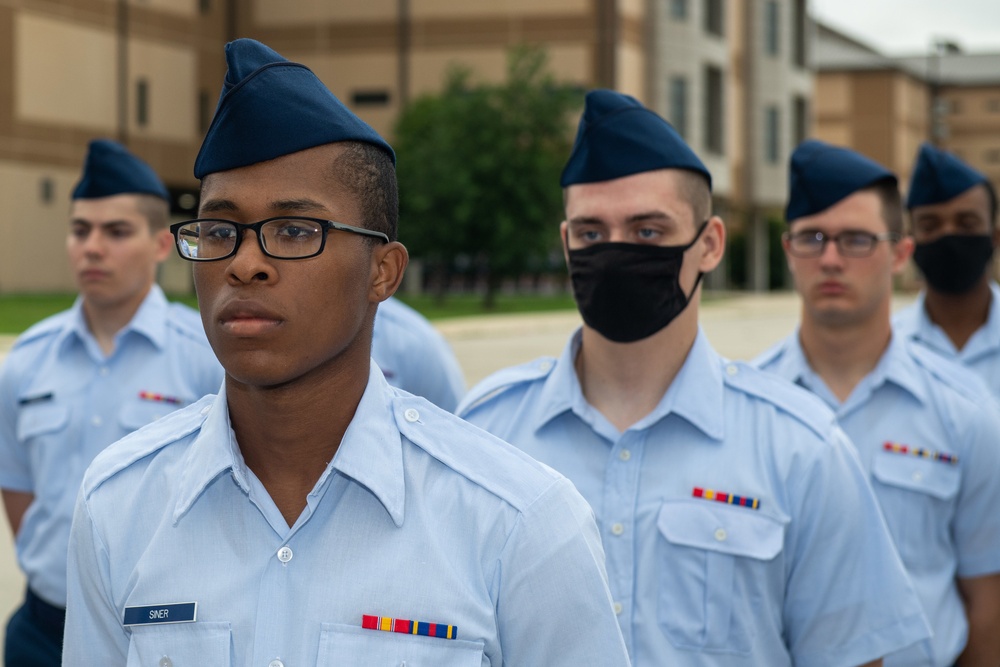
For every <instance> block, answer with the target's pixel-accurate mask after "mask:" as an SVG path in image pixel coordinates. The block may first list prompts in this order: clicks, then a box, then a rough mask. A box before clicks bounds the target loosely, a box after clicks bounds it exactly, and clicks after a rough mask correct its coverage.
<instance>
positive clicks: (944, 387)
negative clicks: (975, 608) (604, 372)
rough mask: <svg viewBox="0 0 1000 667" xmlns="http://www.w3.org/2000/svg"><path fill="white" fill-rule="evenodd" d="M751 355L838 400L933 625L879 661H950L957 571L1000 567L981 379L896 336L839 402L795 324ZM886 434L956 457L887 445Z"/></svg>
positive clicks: (994, 420)
mask: <svg viewBox="0 0 1000 667" xmlns="http://www.w3.org/2000/svg"><path fill="white" fill-rule="evenodd" d="M755 363H756V364H758V365H759V366H760V367H761V368H763V369H765V370H768V371H772V372H774V373H777V374H778V375H780V376H781V377H783V378H785V379H787V380H791V381H792V382H795V383H797V384H799V385H801V386H802V387H804V388H806V389H808V390H810V391H812V392H813V393H814V394H816V395H817V396H819V397H820V398H821V399H822V400H823V401H824V402H825V403H826V404H827V405H829V406H830V408H831V409H833V410H835V411H836V414H837V420H838V422H839V423H840V425H841V427H842V428H843V429H844V431H845V432H846V433H847V435H848V436H849V437H850V439H851V441H852V442H853V443H854V445H855V447H856V448H857V451H858V453H859V455H860V459H861V464H862V466H863V467H864V469H865V471H866V472H867V473H868V478H869V481H870V482H871V486H872V489H873V490H874V492H875V496H876V497H877V498H878V501H879V505H880V506H881V508H882V512H883V514H884V516H885V520H886V523H887V524H888V526H889V531H890V532H891V533H892V536H893V539H894V541H895V543H896V547H897V548H898V550H899V554H900V556H901V557H902V559H903V563H904V565H906V568H907V571H908V572H909V574H910V577H911V579H912V581H913V583H914V585H915V586H916V589H917V593H918V594H919V595H920V600H921V602H922V603H923V608H924V611H925V613H926V614H927V617H928V619H929V621H930V625H931V628H932V629H933V631H934V636H933V637H932V638H931V639H929V640H926V641H924V642H921V643H920V644H918V645H916V646H913V647H910V648H909V649H907V650H905V651H903V652H901V653H898V654H894V655H891V656H889V657H887V658H886V660H885V664H886V665H887V667H894V666H899V667H902V666H903V665H906V666H907V667H923V666H932V667H950V665H952V664H953V663H954V662H955V660H956V659H957V657H958V655H959V653H961V651H962V649H963V648H964V647H965V643H966V640H967V637H968V623H967V622H966V619H965V610H964V608H963V605H962V600H961V597H960V595H959V591H958V586H957V584H956V580H955V578H956V576H957V577H959V578H962V577H979V576H984V575H988V574H993V573H996V572H1000V512H997V507H1000V485H998V484H997V483H996V482H997V480H998V479H1000V442H998V440H1000V419H998V417H997V411H996V409H995V405H994V403H993V401H992V400H991V398H990V396H989V394H988V392H987V391H986V389H985V387H983V386H982V383H981V382H980V381H979V378H978V377H976V376H975V375H973V374H972V373H971V372H969V370H968V369H965V368H962V367H961V366H959V365H958V364H955V363H953V362H950V361H948V360H946V359H943V358H942V357H940V356H938V355H936V354H934V353H933V352H930V351H928V350H925V349H922V348H920V347H919V346H916V345H914V344H913V343H911V342H909V341H907V340H905V339H903V338H901V337H899V336H894V337H893V339H892V341H891V342H890V344H889V347H888V348H887V349H886V351H885V353H884V354H883V355H882V358H881V359H880V360H879V363H878V365H877V366H876V367H875V369H874V370H873V371H872V372H871V373H869V374H868V375H867V376H866V377H865V378H864V379H863V380H862V381H861V382H860V383H859V384H858V385H857V386H856V387H855V388H854V390H853V391H852V392H851V395H850V396H848V397H847V400H845V401H844V402H843V403H841V402H840V401H839V400H838V399H837V397H836V396H834V394H833V393H832V392H831V391H830V390H829V388H828V387H827V386H826V384H825V383H824V382H823V379H822V378H821V377H819V376H818V375H817V374H816V373H815V372H814V371H813V370H812V368H811V367H810V366H809V363H808V361H807V359H806V357H805V354H804V353H803V350H802V346H801V344H800V343H799V337H798V333H797V332H796V333H795V334H793V335H792V336H790V337H789V338H787V339H786V340H784V341H782V342H781V343H779V344H778V345H777V346H775V347H774V348H772V349H771V350H769V351H768V352H765V353H764V354H763V355H762V356H761V357H760V358H759V359H757V360H756V361H755ZM886 443H891V444H895V445H902V446H906V447H908V448H910V449H912V448H919V449H924V450H928V451H930V452H937V453H939V454H946V455H948V456H954V457H957V462H955V463H951V462H948V461H946V460H942V459H940V458H935V457H934V456H933V455H931V456H928V457H923V456H915V455H912V454H902V453H897V452H891V451H886V450H885V445H886Z"/></svg>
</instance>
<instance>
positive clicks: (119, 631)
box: [62, 494, 129, 667]
mask: <svg viewBox="0 0 1000 667" xmlns="http://www.w3.org/2000/svg"><path fill="white" fill-rule="evenodd" d="M110 562H111V559H110V555H109V554H108V550H107V547H106V546H105V545H104V542H103V541H102V540H101V538H100V535H99V533H98V529H97V526H95V524H94V520H93V517H92V515H91V513H90V508H89V506H88V504H87V501H86V499H85V498H84V497H83V495H82V494H81V496H80V497H79V498H78V499H77V503H76V509H75V512H74V516H73V527H72V529H71V531H70V539H69V566H68V571H67V574H68V580H67V597H66V630H65V634H64V636H63V662H62V664H63V665H66V666H67V667H69V666H70V665H74V666H75V665H124V664H125V661H126V659H127V655H128V644H129V640H128V636H127V635H126V633H125V631H124V629H123V627H122V624H121V622H120V620H119V610H118V608H117V607H116V606H115V604H114V601H113V599H112V595H111V586H110V583H109V582H110V580H111V573H110Z"/></svg>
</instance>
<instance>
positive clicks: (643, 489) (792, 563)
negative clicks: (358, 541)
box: [459, 332, 928, 667]
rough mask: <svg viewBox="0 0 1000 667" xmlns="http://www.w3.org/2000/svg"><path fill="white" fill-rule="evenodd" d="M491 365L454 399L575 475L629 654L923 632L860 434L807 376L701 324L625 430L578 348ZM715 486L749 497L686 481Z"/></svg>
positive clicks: (807, 654) (856, 655) (575, 340)
mask: <svg viewBox="0 0 1000 667" xmlns="http://www.w3.org/2000/svg"><path fill="white" fill-rule="evenodd" d="M579 345H580V333H579V332H577V333H576V334H575V335H574V336H573V337H572V338H571V339H570V341H569V343H568V344H567V346H566V348H565V349H564V351H563V354H562V356H561V357H559V358H558V359H553V358H546V359H541V360H538V361H536V362H532V363H529V364H525V365H523V366H520V367H515V368H511V369H507V370H504V371H501V372H499V373H498V374H496V375H494V376H491V377H490V378H487V379H486V380H484V381H483V382H482V383H481V384H480V385H479V386H477V387H475V388H473V389H472V390H471V391H470V392H469V394H468V396H467V397H466V398H465V399H464V400H463V402H462V404H461V405H460V406H459V414H460V415H461V416H464V417H466V418H467V419H469V420H470V421H471V422H473V423H475V424H477V425H479V426H482V427H484V428H486V429H487V430H489V431H492V432H494V433H495V434H497V435H498V436H500V437H502V438H504V439H506V440H508V441H510V442H512V443H514V444H515V445H516V446H518V447H520V448H521V449H523V450H524V451H525V452H526V453H528V454H530V455H531V456H533V457H535V458H537V459H538V460H540V461H542V462H543V463H547V464H548V465H550V466H552V467H554V468H555V469H557V470H559V471H560V472H562V473H563V474H565V475H566V476H567V477H569V478H570V479H571V480H572V481H573V483H574V484H575V485H576V487H577V488H578V489H579V490H580V492H581V493H582V494H583V496H584V497H585V498H586V499H587V500H588V501H589V502H590V504H591V505H592V506H593V508H594V510H595V512H596V514H597V517H598V519H599V525H600V530H601V536H602V538H603V540H604V547H605V552H606V554H607V567H608V577H609V581H610V582H611V593H612V597H613V598H614V601H615V603H616V605H617V607H616V609H617V610H618V611H619V612H620V613H619V623H620V625H621V628H622V632H623V634H624V637H625V642H626V645H627V646H628V648H629V653H630V655H631V657H632V662H633V664H634V665H636V666H637V667H654V666H659V665H685V666H686V667H702V666H705V667H707V666H712V667H735V666H737V665H740V666H745V665H768V666H769V667H788V666H790V665H793V664H794V665H796V666H797V667H856V666H857V665H859V664H863V663H865V662H867V661H869V660H872V659H874V658H878V657H880V656H881V655H882V654H884V653H888V652H890V651H894V650H897V649H899V648H902V647H904V646H907V645H909V644H912V643H915V642H917V641H919V640H920V639H921V638H923V637H926V636H927V632H928V630H927V627H926V621H925V619H924V617H923V615H922V613H921V611H920V603H919V601H918V600H917V597H916V593H915V592H914V590H913V587H912V585H911V584H910V582H909V580H908V579H907V577H906V574H905V573H904V571H903V568H902V564H901V563H900V562H899V557H898V555H897V554H896V552H895V549H894V548H893V547H892V544H891V541H890V538H889V535H888V532H887V531H886V528H885V524H884V522H883V521H882V520H881V518H880V516H879V513H878V510H877V507H876V505H875V498H874V497H873V496H872V493H871V490H870V489H869V488H868V485H867V484H866V483H865V480H864V473H863V471H862V470H861V466H860V465H859V463H858V461H857V456H856V454H855V453H854V450H853V448H852V447H851V446H850V443H849V442H848V441H847V438H846V436H844V434H843V432H842V431H841V430H840V429H838V428H837V427H836V425H835V423H834V419H833V414H832V413H831V412H830V411H829V410H828V409H826V408H825V407H824V406H823V405H822V404H821V403H820V402H819V401H818V400H817V399H816V398H815V397H813V396H810V395H809V393H808V392H805V391H802V390H801V389H799V388H797V387H794V386H792V385H791V384H789V383H787V382H784V381H783V380H781V379H780V378H777V377H774V376H771V375H768V374H766V373H762V372H760V371H758V370H756V369H754V368H751V367H749V366H747V365H745V364H741V363H733V362H729V361H727V360H725V359H723V358H722V357H720V356H719V355H718V354H717V353H716V352H715V351H714V350H713V349H712V348H711V346H710V345H709V343H708V341H707V339H706V338H705V336H704V334H703V333H702V332H699V335H698V337H697V339H696V340H695V343H694V345H693V347H692V348H691V350H690V352H689V353H688V355H687V359H686V360H685V362H684V365H683V367H682V368H681V370H680V372H679V373H678V375H677V377H676V378H675V379H674V381H673V383H672V384H671V386H670V388H669V390H668V391H667V392H666V394H665V395H664V396H663V398H662V400H661V401H660V403H659V405H658V406H657V407H656V408H655V409H654V410H653V412H651V413H650V414H649V415H648V416H647V417H645V418H643V419H641V420H640V421H639V422H637V423H636V424H635V425H633V426H632V427H631V428H629V429H628V430H626V431H625V432H624V433H620V432H618V431H617V430H616V429H615V428H614V427H613V426H612V425H611V424H610V423H609V422H608V421H607V420H606V419H605V418H604V417H603V416H602V415H601V414H600V413H599V412H598V411H597V410H595V409H594V408H593V407H592V406H590V405H589V404H588V403H587V401H586V400H585V398H584V396H583V394H582V392H581V388H580V383H579V380H578V378H577V375H576V372H575V370H574V365H573V360H574V359H575V357H576V354H577V350H578V349H579ZM695 488H700V489H705V490H708V489H711V490H713V491H716V492H723V493H727V494H735V495H738V496H741V497H745V498H750V499H756V500H757V501H758V502H759V507H758V509H751V508H748V507H742V506H736V505H731V504H727V503H721V502H717V501H711V500H706V499H704V498H698V497H695V494H694V489H695Z"/></svg>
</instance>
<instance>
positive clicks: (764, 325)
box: [0, 292, 913, 627]
mask: <svg viewBox="0 0 1000 667" xmlns="http://www.w3.org/2000/svg"><path fill="white" fill-rule="evenodd" d="M912 298H913V297H912V296H901V297H897V299H896V302H895V304H894V305H895V307H896V308H899V307H901V306H903V305H905V304H907V303H909V302H910V301H912ZM798 316H799V301H798V297H797V296H796V295H795V294H794V293H788V292H783V293H769V294H735V295H731V296H725V297H717V298H713V299H712V300H709V301H706V302H705V303H703V304H702V306H701V323H702V327H703V329H704V331H705V333H706V335H707V336H708V338H709V340H710V341H711V342H712V344H713V345H714V346H715V348H716V349H717V350H718V351H719V352H720V353H721V354H723V355H724V356H727V357H729V358H732V359H750V358H752V357H754V356H756V355H757V354H759V353H760V352H763V351H764V350H765V349H767V348H768V347H769V346H770V345H772V344H773V343H775V342H777V341H778V340H780V339H781V338H783V337H784V336H786V335H788V334H789V333H791V332H792V331H793V330H794V328H795V324H796V322H797V321H798ZM435 324H436V326H437V327H438V329H439V330H440V331H441V332H442V333H443V334H444V335H445V337H446V338H447V339H448V341H449V342H450V343H451V345H452V347H453V349H454V351H455V354H456V356H457V357H458V360H459V362H460V363H461V364H462V368H463V369H464V371H465V377H466V382H467V384H468V385H469V386H470V387H471V386H472V385H474V384H475V383H477V382H479V381H480V380H482V379H483V378H484V377H486V376H487V375H489V374H490V373H492V372H493V371H496V370H499V369H501V368H504V367H507V366H511V365H514V364H519V363H523V362H526V361H530V360H532V359H534V358H536V357H539V356H542V355H551V356H558V355H559V354H560V353H561V352H562V349H563V346H564V345H565V344H566V340H567V338H568V336H569V334H570V333H571V332H572V331H573V330H574V329H575V328H576V327H578V326H579V325H580V316H579V315H578V314H577V313H576V312H575V311H569V312H555V313H533V314H514V315H493V316H481V317H468V318H457V319H452V320H444V321H440V322H436V323H435ZM12 343H13V337H11V336H6V337H0V362H2V360H3V357H5V356H6V352H7V350H9V349H10V346H11V344H12ZM0 523H3V524H4V525H5V526H6V521H0ZM0 533H2V534H3V535H2V536H0V622H3V623H4V624H5V623H6V619H7V618H8V617H9V616H10V613H11V611H13V609H14V608H15V607H16V606H17V605H18V603H19V602H20V601H21V599H22V596H23V589H24V578H23V577H22V575H21V573H20V570H19V569H18V567H17V562H16V560H15V557H14V549H13V540H12V538H11V535H10V531H9V530H7V529H6V528H0ZM0 627H2V626H0Z"/></svg>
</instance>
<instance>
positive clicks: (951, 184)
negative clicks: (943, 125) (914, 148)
mask: <svg viewBox="0 0 1000 667" xmlns="http://www.w3.org/2000/svg"><path fill="white" fill-rule="evenodd" d="M980 183H986V184H987V185H988V184H989V180H988V179H987V178H986V176H985V175H983V174H981V173H980V172H978V171H976V170H975V169H973V168H972V167H970V166H969V165H967V164H965V163H964V162H962V161H961V160H959V159H958V158H957V157H955V156H954V155H952V154H951V153H948V152H946V151H943V150H940V149H937V148H935V147H934V146H931V145H930V144H927V143H925V144H922V145H921V146H920V153H919V154H918V155H917V164H916V166H915V167H914V168H913V175H912V176H911V177H910V191H909V193H907V195H906V208H908V209H911V208H914V207H916V206H927V205H929V204H940V203H941V202H946V201H948V200H950V199H954V198H955V197H957V196H958V195H960V194H962V193H963V192H965V191H966V190H968V189H969V188H973V187H975V186H977V185H979V184H980Z"/></svg>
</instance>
